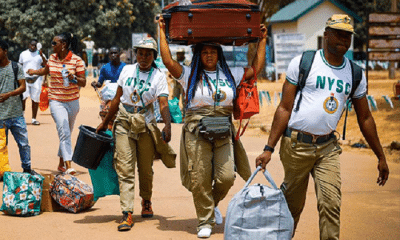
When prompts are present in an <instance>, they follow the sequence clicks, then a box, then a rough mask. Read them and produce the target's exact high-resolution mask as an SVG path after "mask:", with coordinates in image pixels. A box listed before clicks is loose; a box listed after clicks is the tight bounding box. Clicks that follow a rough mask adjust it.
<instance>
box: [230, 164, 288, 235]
mask: <svg viewBox="0 0 400 240" xmlns="http://www.w3.org/2000/svg"><path fill="white" fill-rule="evenodd" d="M260 169H261V167H260V166H258V167H257V169H256V171H255V172H254V173H253V174H252V175H251V177H250V178H249V180H248V181H247V182H246V185H245V186H244V187H243V188H242V190H240V191H239V192H238V193H236V194H235V196H234V197H233V198H232V200H231V201H230V202H229V206H228V210H227V211H226V218H225V231H224V240H255V239H264V240H290V239H292V233H293V228H294V221H293V217H292V214H291V213H290V211H289V207H288V205H287V202H286V199H285V196H284V195H283V192H282V190H281V189H279V188H278V187H277V186H276V184H275V182H274V180H273V179H272V177H271V175H270V174H269V172H268V171H267V170H265V172H264V176H265V178H266V179H267V181H268V182H269V183H270V184H271V186H272V187H269V186H265V185H262V184H260V183H258V184H254V185H252V186H249V184H250V183H251V181H252V180H253V179H254V177H255V176H256V174H257V173H259V172H260V171H259V170H260Z"/></svg>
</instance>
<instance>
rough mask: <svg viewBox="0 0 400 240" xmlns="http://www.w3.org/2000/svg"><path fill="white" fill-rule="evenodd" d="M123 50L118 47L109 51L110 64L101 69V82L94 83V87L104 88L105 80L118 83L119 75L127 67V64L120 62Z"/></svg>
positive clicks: (113, 47)
mask: <svg viewBox="0 0 400 240" xmlns="http://www.w3.org/2000/svg"><path fill="white" fill-rule="evenodd" d="M120 55H121V50H120V48H119V47H117V46H112V47H111V48H110V49H109V53H108V56H109V59H110V62H109V63H107V64H106V65H104V66H103V67H102V68H101V69H100V75H99V80H98V81H97V82H96V81H93V82H92V83H91V85H92V87H97V88H100V87H101V86H103V82H104V80H110V81H111V82H112V83H116V82H117V80H118V78H119V75H120V74H121V71H122V69H123V68H124V67H125V65H126V63H124V62H121V60H120Z"/></svg>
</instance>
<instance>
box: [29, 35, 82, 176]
mask: <svg viewBox="0 0 400 240" xmlns="http://www.w3.org/2000/svg"><path fill="white" fill-rule="evenodd" d="M51 45H52V47H53V52H54V54H52V55H51V56H50V58H49V61H48V62H47V65H46V67H44V68H41V69H39V70H33V69H29V70H28V74H29V75H40V76H43V75H47V74H49V73H50V77H51V78H50V80H49V82H48V85H49V105H50V112H51V116H52V117H53V119H54V122H55V123H56V126H57V132H58V138H59V139H60V146H59V149H58V156H59V157H60V162H59V165H58V168H57V169H58V171H60V172H66V173H68V174H71V175H73V174H75V173H76V171H75V169H73V168H72V167H71V160H72V154H73V151H72V144H71V133H72V129H73V128H74V124H75V120H76V116H77V115H78V112H79V88H80V87H84V86H86V77H85V63H84V62H83V60H82V59H81V58H80V57H79V56H77V55H75V54H74V52H76V50H77V48H78V39H77V38H76V37H74V36H73V35H72V34H71V33H61V34H59V35H57V36H55V37H54V38H53V41H52V42H51ZM63 72H65V74H66V75H67V76H66V75H65V76H63V74H62V73H63Z"/></svg>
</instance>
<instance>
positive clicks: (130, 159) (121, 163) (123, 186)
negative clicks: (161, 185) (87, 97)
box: [97, 38, 176, 231]
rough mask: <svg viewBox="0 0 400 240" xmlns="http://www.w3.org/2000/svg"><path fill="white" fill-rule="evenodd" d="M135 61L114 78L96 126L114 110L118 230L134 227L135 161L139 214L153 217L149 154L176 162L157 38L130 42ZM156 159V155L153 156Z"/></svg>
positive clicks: (101, 127) (171, 163)
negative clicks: (155, 104)
mask: <svg viewBox="0 0 400 240" xmlns="http://www.w3.org/2000/svg"><path fill="white" fill-rule="evenodd" d="M134 51H135V53H136V58H137V63H135V64H133V65H126V66H125V67H124V68H123V69H122V72H121V74H120V76H119V79H118V81H117V83H118V89H117V93H116V95H115V97H114V99H113V100H111V106H110V109H109V112H108V113H107V115H106V117H105V118H104V120H103V122H102V123H101V124H100V125H99V126H98V127H97V132H98V131H101V130H105V129H106V128H107V125H108V123H109V121H110V120H111V119H112V118H113V116H114V115H115V114H116V113H117V112H118V114H117V117H116V119H115V122H114V126H113V134H114V138H115V155H114V158H115V159H116V160H115V162H114V167H115V170H116V171H117V175H118V182H119V188H120V205H121V210H122V213H123V218H122V220H121V222H120V224H119V225H118V230H119V231H127V230H130V229H131V228H132V226H133V220H132V212H133V203H134V201H133V200H134V196H135V191H134V189H135V185H134V183H135V165H136V162H137V165H138V172H139V188H140V192H139V195H140V196H141V197H142V213H141V215H142V217H144V218H146V217H152V216H153V210H152V207H151V196H152V188H153V168H152V167H153V159H154V158H155V157H156V156H159V155H161V160H162V161H163V163H164V164H165V165H166V166H167V167H169V168H171V167H175V158H176V154H175V153H174V152H173V150H172V148H170V147H169V145H168V144H167V143H168V142H169V141H170V140H171V119H170V113H169V108H168V85H167V80H166V78H165V75H164V74H163V73H162V72H161V71H160V69H158V68H157V66H156V64H155V62H154V60H155V59H156V57H157V43H156V41H155V40H154V39H153V38H145V39H144V40H142V41H141V42H139V44H138V45H136V46H134ZM157 99H158V100H159V102H160V112H161V115H162V118H163V121H164V128H163V130H162V133H161V132H160V130H159V129H158V128H157V125H156V120H155V117H154V112H153V111H154V108H153V104H152V103H153V102H154V101H157ZM157 158H158V157H157Z"/></svg>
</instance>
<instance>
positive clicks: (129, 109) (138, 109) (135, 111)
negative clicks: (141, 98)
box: [122, 104, 147, 113]
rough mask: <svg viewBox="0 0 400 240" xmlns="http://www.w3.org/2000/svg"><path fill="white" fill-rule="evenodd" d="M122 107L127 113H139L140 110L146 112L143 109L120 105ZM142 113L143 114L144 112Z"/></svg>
mask: <svg viewBox="0 0 400 240" xmlns="http://www.w3.org/2000/svg"><path fill="white" fill-rule="evenodd" d="M122 106H124V108H125V110H126V111H127V112H129V113H140V112H141V111H142V110H146V111H147V109H146V108H144V107H139V106H132V105H128V104H122ZM146 111H144V112H146Z"/></svg>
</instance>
